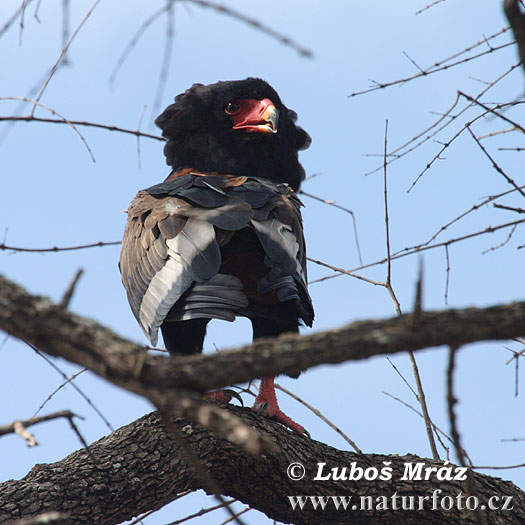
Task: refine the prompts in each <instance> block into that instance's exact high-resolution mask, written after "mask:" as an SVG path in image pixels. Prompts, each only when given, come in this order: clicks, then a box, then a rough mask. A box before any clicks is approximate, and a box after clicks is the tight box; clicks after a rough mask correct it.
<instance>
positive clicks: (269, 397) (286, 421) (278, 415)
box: [252, 377, 310, 437]
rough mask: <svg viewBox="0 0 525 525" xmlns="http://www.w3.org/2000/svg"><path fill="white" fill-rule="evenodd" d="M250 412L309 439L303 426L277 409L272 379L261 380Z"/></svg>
mask: <svg viewBox="0 0 525 525" xmlns="http://www.w3.org/2000/svg"><path fill="white" fill-rule="evenodd" d="M252 410H253V411H254V412H256V413H257V414H262V415H263V416H266V417H268V418H270V419H273V420H274V421H277V422H278V423H282V424H283V425H285V426H287V427H288V428H290V429H291V430H293V431H295V432H297V433H298V434H302V435H303V436H307V437H310V434H309V433H308V431H307V430H306V429H305V428H304V427H303V426H301V425H299V423H296V422H295V421H294V420H293V419H292V418H290V417H288V416H287V415H286V414H285V413H284V412H283V411H282V410H281V409H280V408H279V404H278V403H277V397H276V396H275V390H274V385H273V377H272V378H268V377H265V378H263V379H261V386H260V388H259V394H258V395H257V397H256V398H255V403H254V404H253V406H252Z"/></svg>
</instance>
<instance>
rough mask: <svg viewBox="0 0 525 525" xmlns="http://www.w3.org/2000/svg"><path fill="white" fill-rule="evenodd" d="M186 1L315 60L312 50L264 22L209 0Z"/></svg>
mask: <svg viewBox="0 0 525 525" xmlns="http://www.w3.org/2000/svg"><path fill="white" fill-rule="evenodd" d="M185 1H187V2H190V3H192V4H196V5H199V6H201V7H207V8H210V9H213V10H214V11H217V12H219V13H223V14H225V15H228V16H230V17H231V18H235V19H237V20H239V21H241V22H243V23H244V24H247V25H249V26H252V27H253V28H255V29H257V30H259V31H261V32H262V33H265V34H267V35H268V36H270V37H272V38H274V39H276V40H278V41H279V42H281V44H284V45H285V46H289V47H291V48H292V49H294V50H295V51H297V52H298V53H299V54H300V55H301V56H303V57H306V58H313V56H314V54H313V52H312V51H311V50H310V49H307V48H305V47H303V46H302V45H300V44H298V43H297V42H294V41H293V40H292V39H291V38H290V37H288V36H286V35H283V34H282V33H279V32H278V31H276V30H275V29H273V28H271V27H269V26H267V25H265V24H263V23H262V22H259V21H258V20H255V19H254V18H250V17H249V16H247V15H245V14H243V13H241V12H240V11H236V10H234V9H232V8H231V7H229V6H227V5H225V4H217V3H215V2H211V1H209V0H185Z"/></svg>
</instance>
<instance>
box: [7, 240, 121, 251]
mask: <svg viewBox="0 0 525 525" xmlns="http://www.w3.org/2000/svg"><path fill="white" fill-rule="evenodd" d="M119 244H121V241H110V242H103V241H99V242H93V243H91V244H80V245H78V246H62V247H59V246H53V247H51V248H23V247H20V246H8V245H6V244H4V243H2V244H0V250H8V251H13V252H34V253H45V252H67V251H72V250H85V249H86V248H102V247H103V246H118V245H119Z"/></svg>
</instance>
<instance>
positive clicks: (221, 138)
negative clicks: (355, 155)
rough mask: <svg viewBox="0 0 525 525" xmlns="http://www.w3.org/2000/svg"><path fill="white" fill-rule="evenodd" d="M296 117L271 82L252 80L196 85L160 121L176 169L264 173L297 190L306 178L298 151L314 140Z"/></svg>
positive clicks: (267, 176) (247, 174) (247, 173)
mask: <svg viewBox="0 0 525 525" xmlns="http://www.w3.org/2000/svg"><path fill="white" fill-rule="evenodd" d="M296 119H297V114H296V113H295V112H294V111H292V110H289V109H288V108H286V106H285V105H284V104H283V103H282V102H281V99H280V98H279V95H278V94H277V92H276V91H275V90H274V89H273V88H272V87H271V86H270V85H269V84H268V83H266V82H265V81H264V80H261V79H259V78H247V79H246V80H233V81H227V82H217V83H216V84H210V85H207V86H204V85H202V84H194V85H193V86H192V87H191V88H190V89H188V90H187V91H186V92H184V93H182V94H180V95H178V96H177V97H175V103H174V104H171V105H170V106H168V107H167V108H166V109H165V110H164V112H163V113H162V114H161V115H160V116H159V117H158V118H157V120H155V124H156V125H157V126H159V128H161V129H162V136H163V137H165V138H167V139H168V142H167V144H166V146H165V147H164V154H165V155H166V162H167V164H168V165H170V166H172V167H173V168H174V169H181V168H193V169H196V170H202V171H215V172H219V173H228V174H232V175H245V176H252V177H262V178H266V179H270V180H273V181H278V182H287V183H288V184H290V186H291V187H292V188H294V189H295V190H297V189H298V188H299V185H300V184H301V181H302V180H303V179H304V170H303V168H302V166H301V165H300V164H299V160H298V155H297V152H298V151H299V150H301V149H306V148H307V147H308V146H309V145H310V142H311V140H310V137H309V135H308V133H306V131H304V130H303V129H301V128H300V127H298V126H296V125H295V121H296Z"/></svg>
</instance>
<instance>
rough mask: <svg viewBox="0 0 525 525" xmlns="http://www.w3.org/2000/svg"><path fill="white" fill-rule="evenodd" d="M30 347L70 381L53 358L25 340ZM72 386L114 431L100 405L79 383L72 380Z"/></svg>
mask: <svg viewBox="0 0 525 525" xmlns="http://www.w3.org/2000/svg"><path fill="white" fill-rule="evenodd" d="M24 342H25V343H26V344H27V345H28V346H29V347H30V348H32V349H33V351H35V352H36V353H37V354H38V355H39V356H40V357H41V358H42V359H43V360H44V361H45V362H46V363H47V364H48V365H49V366H51V368H53V369H54V370H56V371H57V372H58V373H59V374H60V375H61V376H62V377H63V378H64V379H65V380H66V382H70V379H69V378H68V377H67V375H66V374H65V373H64V372H62V370H60V368H58V366H57V365H56V364H55V363H53V361H52V360H51V359H49V357H47V356H46V355H45V354H44V353H43V352H41V351H40V350H39V349H38V348H37V347H36V346H35V345H33V344H32V343H30V342H28V341H24ZM71 386H72V387H73V388H74V389H75V390H76V391H77V392H78V393H79V394H80V396H81V397H82V398H84V401H86V403H87V404H88V405H89V406H90V407H91V408H92V409H93V410H94V411H95V412H96V413H97V415H98V416H99V417H100V419H102V421H104V423H105V424H106V426H107V427H108V428H109V430H110V431H111V432H113V430H115V429H114V428H113V425H112V424H111V423H110V422H109V421H108V420H107V418H106V416H104V414H102V412H101V411H100V410H99V409H98V407H97V406H96V405H95V404H94V403H93V401H91V399H90V398H89V397H88V396H87V395H86V394H85V393H84V392H83V391H82V390H81V389H80V388H79V387H78V385H76V384H75V383H74V382H71Z"/></svg>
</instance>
